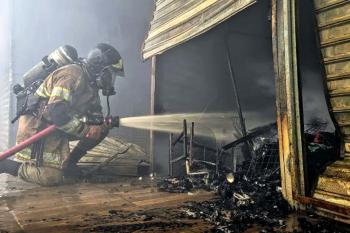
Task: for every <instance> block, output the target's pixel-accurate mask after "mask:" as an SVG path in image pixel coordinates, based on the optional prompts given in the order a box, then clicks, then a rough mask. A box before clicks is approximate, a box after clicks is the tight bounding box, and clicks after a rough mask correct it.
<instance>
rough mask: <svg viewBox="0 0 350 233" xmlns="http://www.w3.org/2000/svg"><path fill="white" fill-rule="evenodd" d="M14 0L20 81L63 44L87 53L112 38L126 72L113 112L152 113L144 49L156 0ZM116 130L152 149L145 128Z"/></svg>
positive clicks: (120, 82) (147, 67) (148, 70)
mask: <svg viewBox="0 0 350 233" xmlns="http://www.w3.org/2000/svg"><path fill="white" fill-rule="evenodd" d="M12 1H13V4H14V8H15V11H14V20H13V21H14V25H13V31H14V43H15V44H14V51H13V53H14V57H13V61H14V71H15V76H16V78H17V81H18V82H20V81H21V77H22V75H23V74H24V73H25V72H26V71H27V70H28V69H30V68H31V67H32V66H33V65H35V64H36V63H38V62H39V61H40V60H41V59H42V57H44V56H45V55H47V54H48V53H50V52H51V51H53V50H54V49H56V48H57V47H59V46H61V45H64V44H69V45H72V46H74V47H75V48H76V49H77V51H78V53H79V55H80V56H81V57H85V56H86V55H87V53H88V51H89V50H90V49H91V48H92V47H94V46H95V45H96V44H97V43H100V42H106V43H110V44H111V45H113V46H115V47H116V48H117V49H118V50H119V52H120V54H121V56H122V58H123V62H124V66H125V74H126V77H125V78H124V79H119V80H117V82H116V91H117V95H116V96H113V98H111V107H112V114H114V115H145V114H148V113H149V107H148V106H149V99H150V98H149V93H150V90H149V87H150V63H149V62H145V63H143V61H142V59H141V55H140V49H141V45H142V42H143V39H144V38H145V35H146V32H147V30H148V27H149V26H148V25H149V22H150V19H151V17H152V13H153V8H154V2H153V0H142V1H139V0H128V1H125V0H103V1H99V0H74V1H72V0H59V1H57V0H46V1H42V0H30V1H27V0H12ZM1 35H3V34H1ZM102 101H103V104H104V102H105V100H104V99H102ZM112 134H115V135H116V134H117V135H119V136H121V137H123V138H125V139H126V140H129V141H132V142H135V143H138V144H140V145H141V146H143V147H146V149H147V145H148V143H147V137H148V134H147V133H145V132H141V131H135V130H130V129H126V128H124V129H118V130H116V131H113V132H112Z"/></svg>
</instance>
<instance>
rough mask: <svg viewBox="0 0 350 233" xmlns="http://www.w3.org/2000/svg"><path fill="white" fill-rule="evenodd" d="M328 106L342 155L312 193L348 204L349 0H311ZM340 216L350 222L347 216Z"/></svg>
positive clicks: (349, 195) (334, 202)
mask: <svg viewBox="0 0 350 233" xmlns="http://www.w3.org/2000/svg"><path fill="white" fill-rule="evenodd" d="M314 3H315V12H316V17H317V23H318V25H317V26H318V31H319V39H320V49H321V52H322V56H323V63H324V68H325V81H326V83H327V88H328V93H327V95H328V97H329V100H330V110H331V113H332V114H333V116H334V118H335V121H336V124H337V125H338V126H339V128H340V131H341V134H342V141H343V142H342V143H343V145H342V146H343V148H344V159H343V160H339V161H336V162H335V163H333V164H331V165H329V166H328V167H327V169H326V170H325V171H324V172H323V174H322V175H320V176H319V178H318V183H317V187H316V190H315V193H314V197H315V198H317V199H321V200H324V201H328V202H330V203H333V204H337V205H341V206H344V207H347V208H348V209H349V208H350V1H349V0H314ZM341 220H342V221H345V222H347V223H350V217H349V216H346V217H345V216H341Z"/></svg>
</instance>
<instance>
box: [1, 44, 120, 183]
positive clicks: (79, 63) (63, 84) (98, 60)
mask: <svg viewBox="0 0 350 233" xmlns="http://www.w3.org/2000/svg"><path fill="white" fill-rule="evenodd" d="M40 66H42V67H45V69H46V74H45V72H42V70H40V69H39V68H40ZM38 67H39V68H38ZM50 71H52V72H50ZM29 73H31V75H32V76H36V78H35V80H30V79H31V78H32V77H30V76H31V75H24V77H25V78H26V76H28V78H27V79H25V80H24V88H23V87H17V94H18V95H17V96H19V95H21V94H20V93H28V92H29V93H31V94H29V95H27V97H26V98H25V101H24V103H22V109H21V110H18V118H19V126H18V131H17V139H16V143H17V144H20V143H21V142H23V141H25V140H26V139H28V138H30V137H32V136H33V135H35V134H37V133H38V132H39V131H41V130H43V129H45V128H46V127H47V126H49V125H55V126H56V127H57V128H58V130H56V131H54V132H53V133H52V134H50V135H48V136H46V137H44V138H42V139H40V140H39V141H37V142H35V143H34V144H32V145H31V146H30V147H27V148H25V149H23V150H22V151H20V152H18V153H16V154H15V160H9V159H6V160H3V161H0V172H1V173H8V174H11V175H15V176H16V175H18V176H19V177H20V178H22V179H23V180H25V181H28V182H32V183H37V184H40V185H44V186H50V185H58V184H62V183H64V181H65V180H67V178H68V180H69V177H72V176H73V177H74V176H75V175H77V173H78V171H79V169H78V167H77V165H76V164H77V162H78V161H79V160H80V158H82V157H83V156H84V155H85V154H86V153H87V151H88V150H90V149H92V148H93V147H95V146H96V145H98V144H99V143H100V142H101V141H102V140H103V139H104V138H105V137H106V136H107V134H108V131H109V129H110V127H111V126H110V125H109V124H106V123H103V120H102V123H101V121H100V119H101V117H102V119H103V113H102V107H101V102H100V97H99V90H102V94H103V95H105V96H107V103H108V104H107V105H108V116H109V112H110V110H109V101H108V97H109V96H110V95H114V94H115V91H114V87H113V85H114V80H115V77H116V76H123V75H124V73H123V65H122V60H121V57H120V55H119V53H118V51H117V50H116V49H115V48H114V47H112V46H111V45H108V44H104V43H101V44H98V45H97V46H96V47H95V48H94V49H92V50H91V51H90V52H89V54H88V57H87V58H86V59H84V60H82V59H78V55H77V53H76V50H75V49H74V48H73V47H71V46H62V47H60V48H59V49H57V50H55V51H54V52H53V53H52V54H50V55H49V56H48V57H45V58H44V59H43V60H42V62H41V63H39V64H38V65H37V66H35V67H34V68H33V69H32V70H30V71H29ZM33 74H34V75H33ZM46 75H48V76H46ZM40 76H41V77H40ZM38 77H39V78H38ZM37 80H38V81H37ZM26 82H27V83H26ZM28 83H29V84H28ZM33 90H34V91H33ZM23 95H24V94H23ZM95 122H98V123H96V124H95ZM72 140H79V142H78V144H77V146H76V147H75V148H74V149H73V150H72V151H71V152H70V148H69V141H72Z"/></svg>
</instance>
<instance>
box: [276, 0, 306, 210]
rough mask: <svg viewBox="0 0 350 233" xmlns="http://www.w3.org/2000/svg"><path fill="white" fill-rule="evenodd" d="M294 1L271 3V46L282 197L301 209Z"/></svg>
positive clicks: (303, 186) (302, 183)
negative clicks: (299, 200) (297, 199)
mask: <svg viewBox="0 0 350 233" xmlns="http://www.w3.org/2000/svg"><path fill="white" fill-rule="evenodd" d="M296 9H297V0H272V43H273V59H274V70H275V79H276V107H277V126H278V127H277V128H278V138H279V149H280V150H279V154H280V167H281V184H282V193H283V196H284V198H285V199H286V200H287V201H288V202H289V204H290V205H292V206H293V207H295V208H302V206H300V205H299V202H298V201H296V197H297V196H305V195H306V193H307V185H306V184H305V181H306V179H305V177H306V169H305V161H306V160H305V153H304V149H303V143H302V137H303V133H302V132H303V130H302V128H303V117H302V106H301V105H302V101H301V100H300V98H301V94H300V90H299V88H300V86H299V81H300V80H299V73H298V72H299V70H298V53H297V25H296V24H297V13H296Z"/></svg>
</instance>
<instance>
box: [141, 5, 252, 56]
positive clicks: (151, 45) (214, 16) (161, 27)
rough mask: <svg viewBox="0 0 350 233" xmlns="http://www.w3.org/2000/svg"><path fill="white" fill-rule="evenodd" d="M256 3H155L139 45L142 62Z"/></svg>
mask: <svg viewBox="0 0 350 233" xmlns="http://www.w3.org/2000/svg"><path fill="white" fill-rule="evenodd" d="M255 2H256V0H158V1H156V7H155V11H154V15H153V20H152V22H151V24H150V29H149V32H148V35H147V38H146V40H145V42H144V45H143V58H144V59H147V58H149V57H151V56H153V55H157V54H161V53H163V52H164V51H166V50H168V49H170V48H172V47H174V46H176V45H179V44H181V43H183V42H185V41H188V40H190V39H192V38H194V37H196V36H198V35H200V34H202V33H204V32H206V31H208V30H209V29H211V28H213V27H214V26H216V25H217V24H219V23H221V22H223V21H224V20H226V19H228V18H230V17H231V16H233V15H234V14H236V13H238V12H240V11H242V10H243V9H245V8H247V7H248V6H250V5H252V4H254V3H255Z"/></svg>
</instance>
